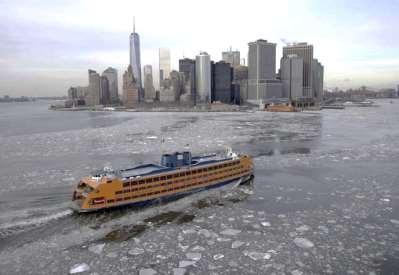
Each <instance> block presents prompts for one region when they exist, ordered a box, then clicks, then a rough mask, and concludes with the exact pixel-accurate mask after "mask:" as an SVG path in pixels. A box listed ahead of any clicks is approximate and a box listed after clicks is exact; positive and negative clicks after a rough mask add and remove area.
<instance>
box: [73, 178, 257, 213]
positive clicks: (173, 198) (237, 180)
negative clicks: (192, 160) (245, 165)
mask: <svg viewBox="0 0 399 275" xmlns="http://www.w3.org/2000/svg"><path fill="white" fill-rule="evenodd" d="M253 179H254V176H253V175H247V176H243V177H238V178H235V179H231V180H227V181H223V182H220V183H216V184H213V185H210V186H205V187H199V188H196V189H192V190H189V191H185V192H180V193H175V194H172V195H166V196H163V197H160V198H155V199H149V200H143V201H136V202H128V203H122V204H118V205H113V206H107V207H102V208H95V209H83V208H80V207H79V206H78V205H77V204H76V205H74V206H72V207H71V208H72V209H73V210H74V211H76V212H78V213H91V212H97V211H104V210H113V209H116V208H123V207H132V208H144V207H148V206H151V205H154V204H159V203H167V202H171V201H176V200H178V199H181V198H184V197H186V196H188V195H191V194H194V193H198V192H202V191H205V190H211V189H216V188H220V187H222V186H226V185H230V184H233V183H236V185H244V184H246V183H250V182H252V180H253Z"/></svg>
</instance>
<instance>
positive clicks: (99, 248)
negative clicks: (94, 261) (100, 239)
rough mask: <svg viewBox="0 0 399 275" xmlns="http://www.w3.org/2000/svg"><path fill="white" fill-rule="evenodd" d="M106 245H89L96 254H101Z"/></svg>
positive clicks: (90, 249)
mask: <svg viewBox="0 0 399 275" xmlns="http://www.w3.org/2000/svg"><path fill="white" fill-rule="evenodd" d="M104 246H105V243H102V244H97V245H93V246H90V247H89V251H90V252H93V253H96V254H101V252H103V249H104Z"/></svg>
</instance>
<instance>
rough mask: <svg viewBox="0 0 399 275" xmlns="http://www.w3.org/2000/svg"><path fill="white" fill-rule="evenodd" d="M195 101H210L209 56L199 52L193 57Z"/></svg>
mask: <svg viewBox="0 0 399 275" xmlns="http://www.w3.org/2000/svg"><path fill="white" fill-rule="evenodd" d="M195 84H196V89H195V90H196V102H198V103H210V101H211V57H210V55H209V54H207V53H206V52H201V53H200V54H199V55H197V56H196V57H195Z"/></svg>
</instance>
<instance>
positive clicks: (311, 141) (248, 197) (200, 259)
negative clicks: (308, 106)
mask: <svg viewBox="0 0 399 275" xmlns="http://www.w3.org/2000/svg"><path fill="white" fill-rule="evenodd" d="M49 104H50V103H49V102H35V103H19V104H1V105H0V273H1V274H69V273H74V274H292V275H300V274H398V272H399V180H398V178H399V101H394V103H393V104H391V103H390V101H388V100H387V101H385V100H381V101H378V104H379V105H380V107H376V108H347V109H346V110H324V111H321V112H307V113H286V114H284V113H265V112H252V113H115V112H114V113H112V112H54V111H48V110H47V107H48V105H49ZM162 139H164V140H165V142H164V143H161V140H162ZM186 146H190V148H191V150H192V151H193V152H194V153H196V154H203V153H208V152H214V151H217V152H221V151H223V150H224V147H225V146H231V147H232V148H233V149H234V150H236V151H239V152H246V153H249V154H251V155H252V156H253V157H254V162H255V165H256V170H255V176H256V178H255V183H254V186H253V187H251V188H232V189H231V188H227V189H223V190H214V191H210V192H202V193H200V194H196V195H192V196H189V197H186V198H183V199H181V200H178V201H175V202H172V203H169V204H166V205H155V206H153V207H150V208H146V209H141V210H137V209H129V208H125V209H119V210H116V211H108V212H101V213H94V214H88V215H87V214H86V215H78V214H75V213H73V212H72V211H71V210H69V208H68V206H69V201H70V198H71V191H72V189H73V187H74V185H75V184H76V183H77V181H78V180H79V179H80V177H82V176H84V175H86V174H88V173H90V172H91V171H93V170H96V169H100V168H102V167H104V166H113V167H128V166H131V165H133V164H138V163H143V162H148V161H151V162H152V161H158V158H159V155H160V154H161V153H162V152H167V151H175V150H183V149H184V148H185V147H186Z"/></svg>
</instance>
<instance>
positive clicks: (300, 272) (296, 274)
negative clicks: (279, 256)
mask: <svg viewBox="0 0 399 275" xmlns="http://www.w3.org/2000/svg"><path fill="white" fill-rule="evenodd" d="M291 274H292V275H302V274H303V272H302V271H300V270H298V269H295V270H293V271H291Z"/></svg>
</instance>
